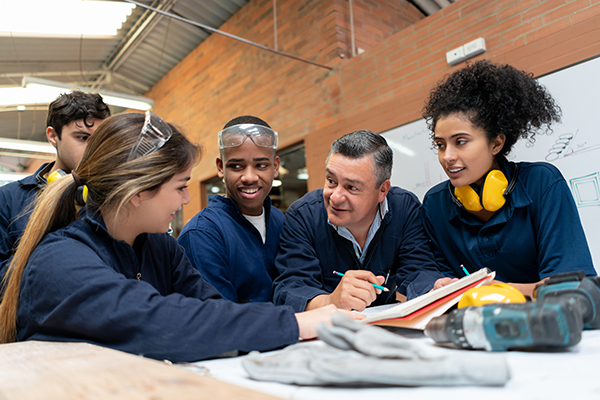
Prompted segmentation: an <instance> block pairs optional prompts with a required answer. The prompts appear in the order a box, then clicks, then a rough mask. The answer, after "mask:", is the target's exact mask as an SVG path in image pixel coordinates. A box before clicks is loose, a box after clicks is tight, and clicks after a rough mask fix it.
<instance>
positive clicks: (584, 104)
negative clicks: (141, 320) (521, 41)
mask: <svg viewBox="0 0 600 400" xmlns="http://www.w3.org/2000/svg"><path fill="white" fill-rule="evenodd" d="M539 81H540V83H541V84H543V85H544V86H546V88H547V89H548V91H549V92H550V93H551V94H552V97H554V99H555V100H556V102H557V103H558V104H559V105H560V107H561V108H562V123H561V124H554V125H553V132H552V133H550V134H548V135H537V136H536V138H535V142H534V143H533V144H531V143H529V141H527V140H520V141H519V142H517V144H516V145H515V146H514V148H513V150H512V151H511V153H510V154H509V156H508V159H509V160H510V161H547V162H550V163H552V164H554V165H555V166H556V167H557V168H558V169H559V170H560V171H561V172H562V174H563V176H564V177H565V179H566V180H567V183H568V184H569V186H570V188H571V192H572V194H573V198H574V199H575V203H576V204H577V209H578V211H579V215H580V217H581V221H582V224H583V229H584V231H585V234H586V237H587V241H588V245H589V247H590V252H591V253H592V258H593V261H594V266H596V269H597V270H598V266H600V58H596V59H593V60H590V61H587V62H584V63H581V64H578V65H575V66H572V67H570V68H567V69H563V70H560V71H557V72H554V73H552V74H550V75H546V76H543V77H541V78H539ZM382 135H383V136H384V137H385V138H386V140H387V142H388V144H389V145H390V147H391V148H392V150H393V151H394V167H393V169H392V178H391V181H392V185H395V186H400V187H403V188H405V189H408V190H410V191H412V192H413V193H415V194H416V195H417V196H418V197H419V199H420V200H421V201H423V197H424V196H425V193H426V192H427V190H429V188H431V187H432V186H434V185H436V184H437V183H439V182H442V181H445V180H447V179H448V177H447V176H446V174H445V172H444V170H443V169H442V167H441V166H440V164H439V162H438V159H437V154H436V152H435V151H434V150H433V147H432V143H431V139H430V132H429V130H428V129H427V125H426V124H425V120H424V119H420V120H418V121H414V122H411V123H409V124H406V125H402V126H400V127H397V128H394V129H391V130H389V131H386V132H382Z"/></svg>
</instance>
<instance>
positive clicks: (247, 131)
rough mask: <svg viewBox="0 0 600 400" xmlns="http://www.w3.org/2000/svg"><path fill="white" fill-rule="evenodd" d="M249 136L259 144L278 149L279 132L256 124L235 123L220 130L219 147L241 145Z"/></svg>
mask: <svg viewBox="0 0 600 400" xmlns="http://www.w3.org/2000/svg"><path fill="white" fill-rule="evenodd" d="M248 137H249V138H250V139H251V140H252V141H253V142H254V144H255V145H257V146H260V147H269V148H271V149H277V144H278V136H277V132H275V131H274V130H273V129H270V128H267V127H266V126H262V125H254V124H240V125H233V126H230V127H228V128H225V129H223V130H222V131H221V132H219V149H225V148H228V147H237V146H241V145H242V143H244V141H245V140H246V138H248Z"/></svg>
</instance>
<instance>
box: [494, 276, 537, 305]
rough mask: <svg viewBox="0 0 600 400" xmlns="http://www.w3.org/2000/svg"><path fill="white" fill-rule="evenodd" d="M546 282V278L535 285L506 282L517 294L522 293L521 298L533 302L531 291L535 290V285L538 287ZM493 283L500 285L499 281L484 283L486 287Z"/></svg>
mask: <svg viewBox="0 0 600 400" xmlns="http://www.w3.org/2000/svg"><path fill="white" fill-rule="evenodd" d="M547 280H548V278H544V279H542V280H541V281H539V282H535V283H512V282H508V284H509V285H511V286H514V287H515V288H516V289H517V290H518V291H519V292H521V293H523V296H525V297H529V298H530V299H532V300H533V290H534V289H535V287H536V286H537V285H540V284H542V283H544V282H546V281H547ZM494 283H500V281H497V280H495V279H494V280H493V281H490V282H488V283H486V285H493V284H494Z"/></svg>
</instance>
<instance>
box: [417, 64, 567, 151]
mask: <svg viewBox="0 0 600 400" xmlns="http://www.w3.org/2000/svg"><path fill="white" fill-rule="evenodd" d="M452 114H462V115H463V116H466V117H467V118H468V119H469V121H470V122H471V123H472V124H473V126H474V127H476V128H479V129H483V130H484V131H485V133H486V135H487V137H488V140H492V139H494V138H495V137H497V136H498V135H501V134H503V135H504V136H505V137H506V140H505V143H504V147H503V148H502V150H501V151H500V152H499V153H498V155H497V156H498V157H502V158H506V155H508V153H510V151H511V149H512V147H513V146H514V144H515V143H516V142H517V140H519V139H521V138H528V139H529V140H531V141H533V139H534V137H535V135H536V133H537V131H539V130H540V129H541V128H542V127H544V126H545V127H546V132H547V131H548V130H550V125H551V124H552V122H560V116H561V110H560V107H559V106H558V104H556V102H555V101H554V99H553V98H552V96H551V95H550V93H548V91H547V90H546V88H545V87H544V86H542V85H541V84H540V83H539V82H538V81H537V80H536V79H534V78H533V74H531V73H527V72H524V71H519V70H518V69H516V68H515V67H513V66H511V65H507V64H505V65H498V64H494V63H492V62H490V61H487V60H480V61H476V62H474V63H467V66H466V67H465V68H463V69H460V70H458V71H456V72H454V73H452V74H450V75H448V76H446V77H445V78H444V80H442V81H441V82H440V83H439V84H438V85H437V87H435V88H434V89H433V90H432V91H431V94H430V96H429V99H428V100H427V103H426V105H425V107H424V108H423V118H425V120H426V121H427V127H428V128H429V130H430V131H431V132H432V133H431V138H432V139H433V137H434V131H435V125H436V123H437V121H439V119H440V118H445V117H447V116H449V115H452Z"/></svg>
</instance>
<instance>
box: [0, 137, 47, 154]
mask: <svg viewBox="0 0 600 400" xmlns="http://www.w3.org/2000/svg"><path fill="white" fill-rule="evenodd" d="M0 149H5V150H20V151H29V152H32V153H49V154H56V149H55V148H54V146H52V145H51V144H50V143H43V142H36V141H34V140H17V139H5V138H0Z"/></svg>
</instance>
